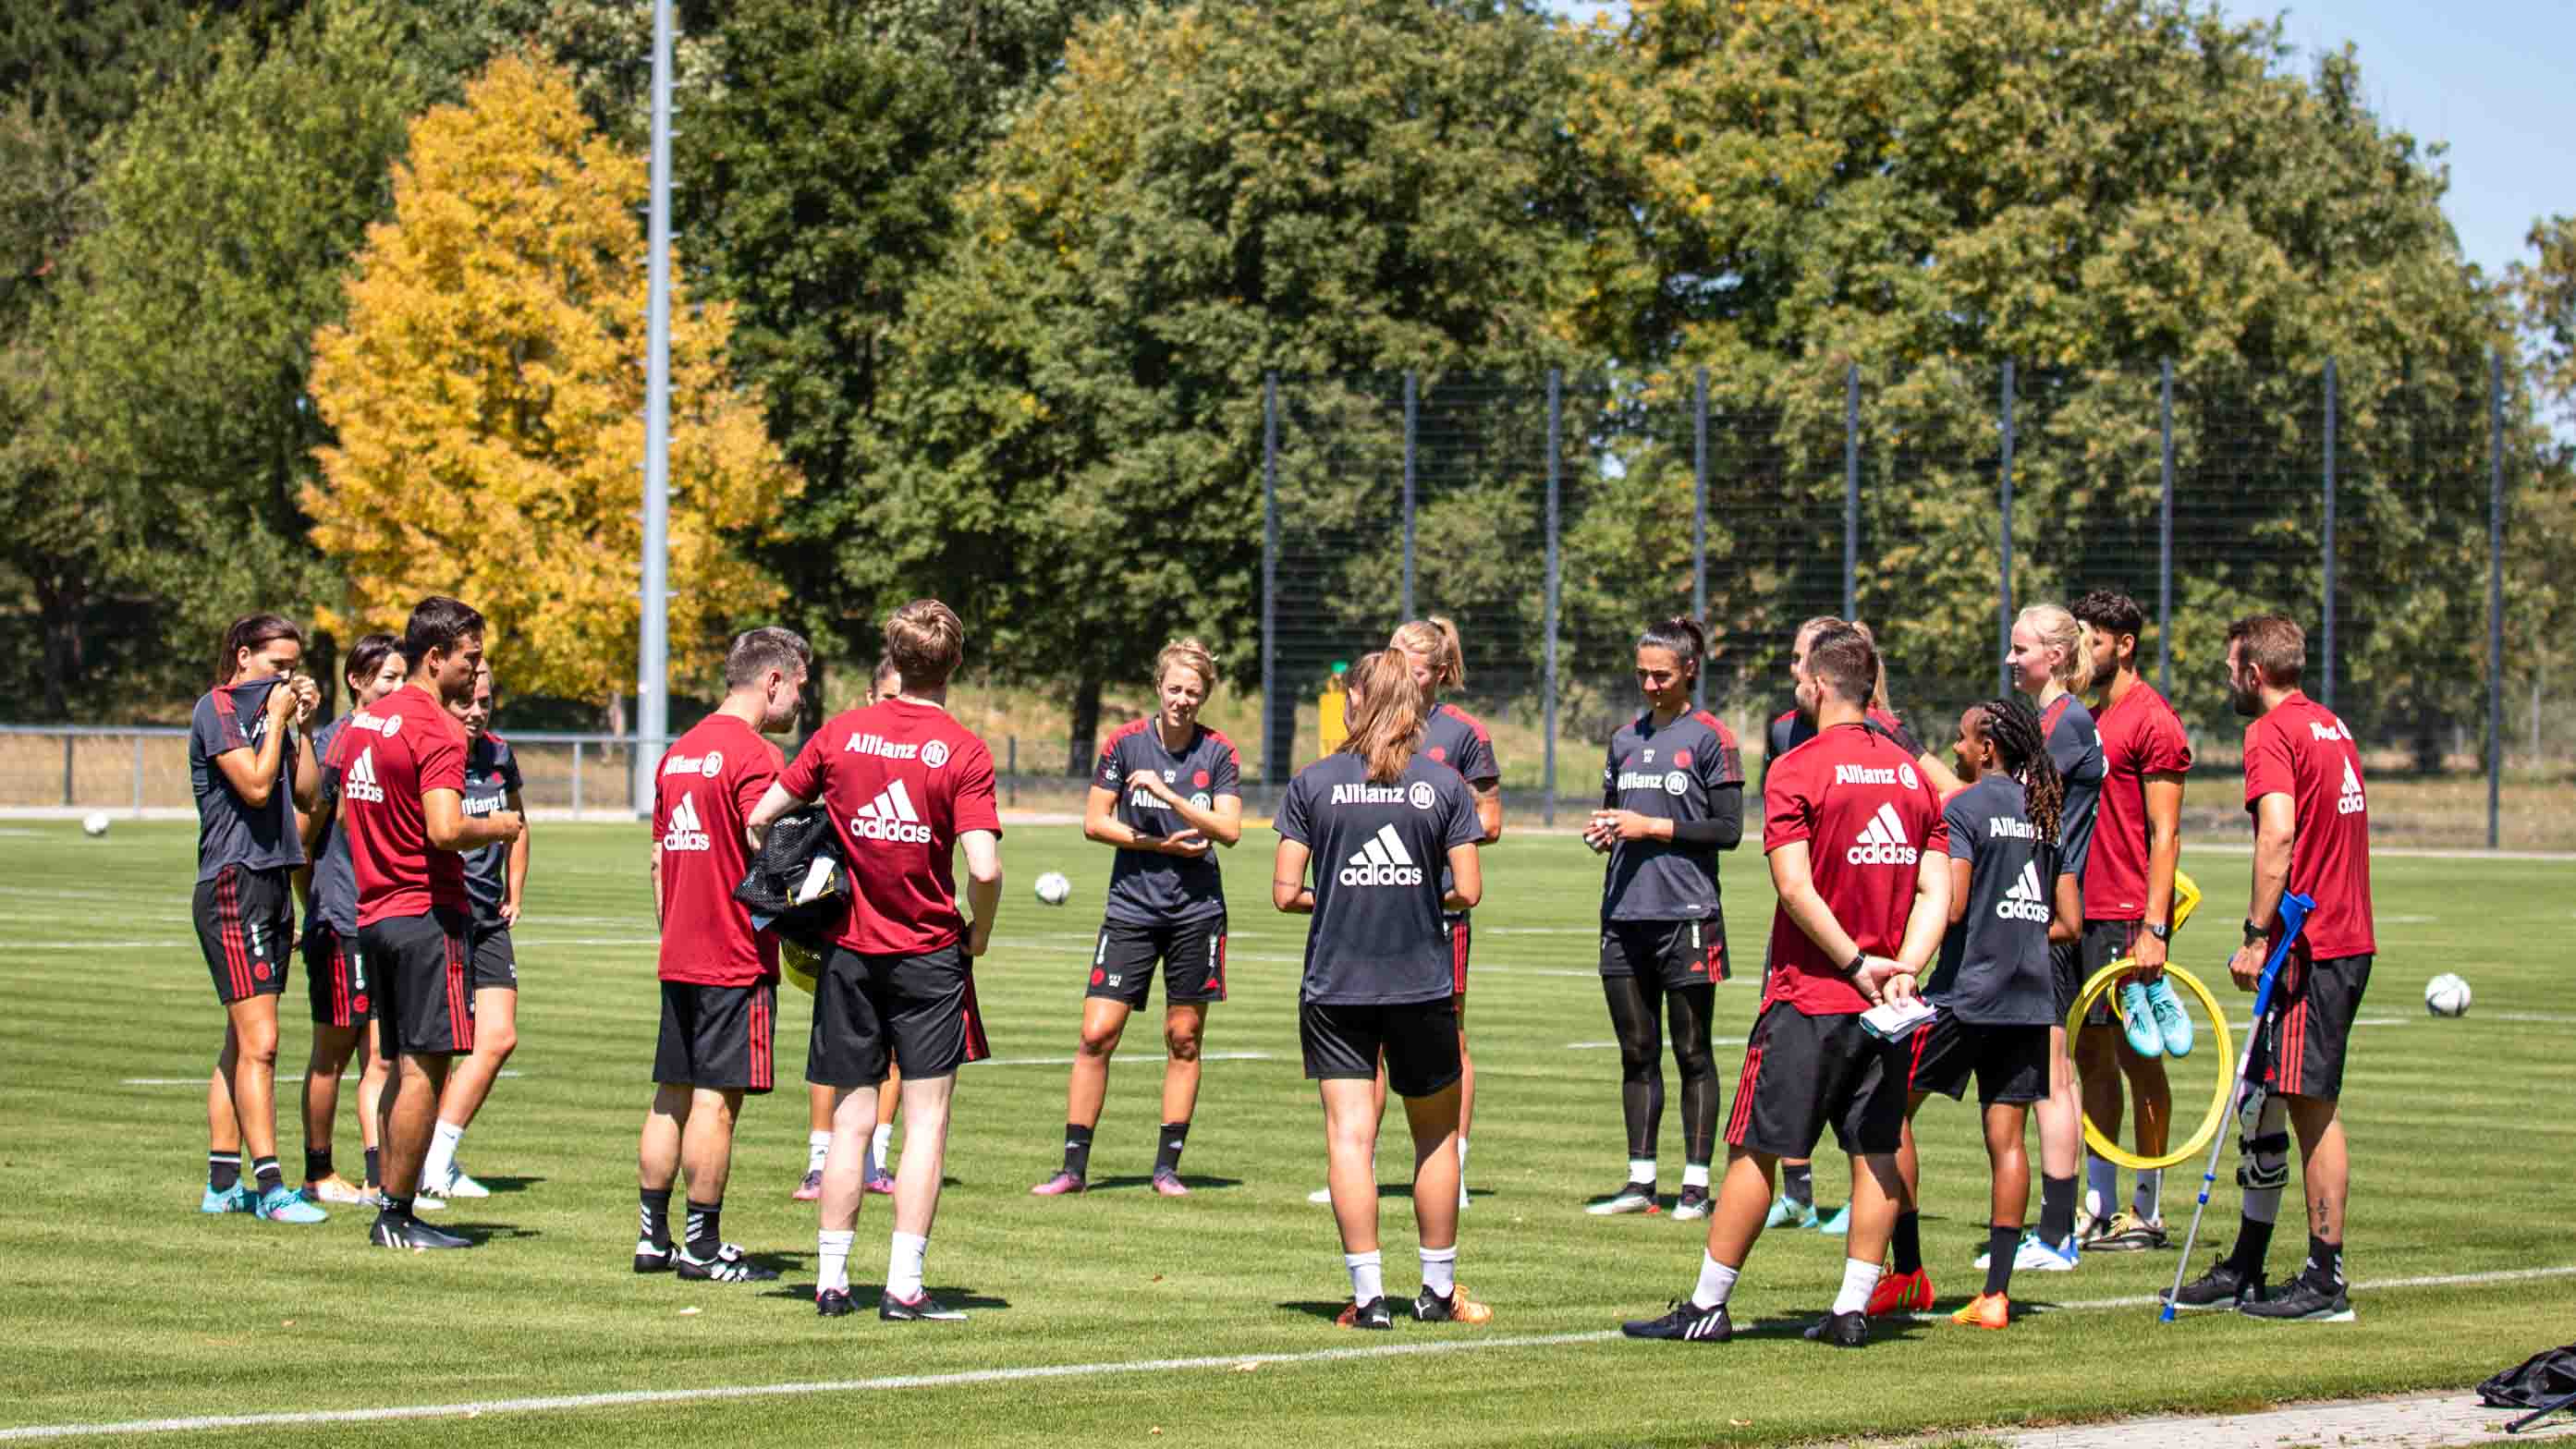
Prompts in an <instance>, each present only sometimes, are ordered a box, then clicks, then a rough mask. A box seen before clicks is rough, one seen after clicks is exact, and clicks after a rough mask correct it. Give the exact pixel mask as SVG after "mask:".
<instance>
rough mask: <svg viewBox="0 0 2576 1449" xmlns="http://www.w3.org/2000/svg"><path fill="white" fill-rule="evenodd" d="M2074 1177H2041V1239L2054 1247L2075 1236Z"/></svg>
mask: <svg viewBox="0 0 2576 1449" xmlns="http://www.w3.org/2000/svg"><path fill="white" fill-rule="evenodd" d="M2076 1181H2077V1180H2076V1179H2075V1178H2072V1177H2050V1176H2048V1175H2047V1174H2045V1173H2042V1174H2041V1175H2040V1179H2039V1239H2040V1241H2041V1242H2043V1243H2046V1244H2048V1245H2049V1246H2050V1247H2052V1248H2054V1247H2056V1246H2057V1245H2058V1244H2060V1243H2063V1242H2065V1241H2066V1240H2067V1239H2068V1238H2071V1237H2073V1236H2075V1184H2076Z"/></svg>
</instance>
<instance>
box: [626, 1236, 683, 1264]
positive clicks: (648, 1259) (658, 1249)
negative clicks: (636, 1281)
mask: <svg viewBox="0 0 2576 1449" xmlns="http://www.w3.org/2000/svg"><path fill="white" fill-rule="evenodd" d="M679 1256H680V1250H679V1249H677V1248H675V1247H673V1246H671V1245H670V1244H669V1243H656V1242H654V1241H653V1240H652V1239H651V1238H637V1239H636V1240H635V1271H636V1272H638V1273H668V1272H670V1271H671V1260H672V1259H674V1258H677V1257H679Z"/></svg>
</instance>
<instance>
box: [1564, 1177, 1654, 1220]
mask: <svg viewBox="0 0 2576 1449" xmlns="http://www.w3.org/2000/svg"><path fill="white" fill-rule="evenodd" d="M1583 1210H1584V1211H1585V1212H1588V1213H1590V1214H1592V1215H1593V1216H1594V1217H1596V1218H1606V1217H1613V1216H1616V1215H1617V1214H1620V1213H1657V1212H1661V1211H1663V1209H1662V1208H1660V1207H1658V1206H1656V1204H1655V1185H1654V1184H1653V1183H1651V1182H1631V1183H1623V1184H1621V1186H1620V1188H1619V1190H1618V1191H1617V1192H1614V1193H1612V1194H1610V1195H1609V1196H1608V1197H1604V1198H1595V1199H1593V1200H1592V1201H1591V1202H1589V1203H1586V1204H1585V1205H1584V1208H1583Z"/></svg>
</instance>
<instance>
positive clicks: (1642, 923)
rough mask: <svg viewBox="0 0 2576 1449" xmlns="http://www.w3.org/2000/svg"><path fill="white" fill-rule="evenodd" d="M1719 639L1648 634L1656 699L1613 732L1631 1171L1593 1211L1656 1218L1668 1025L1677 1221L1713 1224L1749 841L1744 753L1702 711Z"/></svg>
mask: <svg viewBox="0 0 2576 1449" xmlns="http://www.w3.org/2000/svg"><path fill="white" fill-rule="evenodd" d="M1707 654H1708V636H1707V635H1706V634H1705V633H1703V632H1702V631H1701V629H1700V626H1699V624H1698V623H1697V622H1696V621H1694V620H1691V619H1667V620H1664V621H1663V622H1661V623H1658V624H1654V625H1651V626H1649V627H1648V628H1647V630H1646V631H1645V634H1644V635H1643V636H1642V637H1641V638H1639V639H1638V641H1637V688H1638V689H1639V691H1640V692H1642V693H1643V694H1644V695H1645V697H1646V707H1645V708H1644V709H1643V710H1641V711H1639V712H1638V714H1637V717H1636V718H1635V719H1633V720H1631V721H1629V722H1628V723H1627V724H1626V725H1625V726H1623V727H1621V729H1620V730H1619V732H1618V733H1617V734H1615V735H1613V736H1611V738H1610V754H1609V758H1608V760H1606V761H1605V762H1604V763H1603V765H1602V767H1601V808H1600V809H1599V810H1596V811H1594V812H1593V814H1592V819H1591V821H1590V823H1588V824H1587V825H1586V826H1585V827H1584V831H1583V839H1584V843H1585V844H1587V845H1590V846H1591V847H1592V848H1593V849H1594V850H1595V851H1601V852H1605V853H1607V854H1608V855H1609V857H1610V864H1609V868H1608V870H1607V871H1606V872H1604V874H1603V877H1602V882H1601V991H1602V995H1603V996H1604V997H1605V998H1606V999H1607V1000H1608V1002H1609V1006H1610V1027H1611V1030H1612V1032H1613V1033H1614V1034H1615V1035H1616V1036H1617V1037H1618V1039H1619V1106H1620V1111H1621V1114H1622V1115H1623V1116H1624V1117H1625V1118H1626V1121H1627V1127H1628V1175H1627V1177H1626V1178H1625V1179H1624V1180H1623V1185H1622V1186H1621V1187H1620V1188H1619V1190H1618V1191H1616V1192H1614V1193H1612V1194H1610V1195H1609V1196H1608V1197H1606V1198H1602V1199H1600V1200H1598V1201H1596V1202H1594V1203H1593V1204H1592V1205H1591V1206H1590V1207H1588V1208H1586V1209H1585V1211H1587V1212H1591V1213H1594V1214H1597V1215H1606V1214H1612V1213H1651V1212H1655V1211H1658V1205H1657V1202H1656V1199H1655V1175H1656V1167H1655V1143H1656V1139H1657V1137H1658V1135H1659V1134H1660V1133H1661V1131H1662V1129H1663V1118H1664V1061H1663V1059H1664V1041H1663V1038H1664V1019H1665V1017H1666V1016H1667V1015H1669V1016H1670V1018H1671V1022H1672V1039H1673V1059H1674V1061H1675V1062H1676V1063H1677V1064H1678V1065H1679V1066H1680V1068H1681V1079H1682V1093H1681V1096H1682V1192H1681V1197H1680V1198H1679V1199H1678V1200H1676V1201H1675V1203H1674V1205H1673V1216H1674V1217H1676V1218H1684V1219H1688V1218H1704V1217H1706V1216H1708V1208H1709V1163H1710V1159H1711V1157H1712V1155H1713V1154H1714V1153H1715V1151H1716V1144H1717V1106H1718V1083H1717V1060H1716V1058H1715V1056H1713V1055H1712V1054H1711V1051H1710V1044H1709V1019H1710V1017H1711V1016H1712V1015H1713V1013H1714V1012H1715V1009H1716V1000H1717V983H1718V982H1720V981H1723V980H1725V979H1726V975H1727V959H1726V917H1725V914H1724V912H1723V911H1722V909H1721V908H1720V903H1719V899H1718V885H1717V853H1718V852H1719V851H1721V850H1733V849H1734V848H1735V847H1736V845H1737V844H1738V843H1739V842H1741V841H1742V840H1743V838H1744V761H1743V755H1742V752H1741V751H1740V750H1739V749H1738V748H1737V746H1736V743H1735V736H1734V735H1733V734H1732V733H1730V732H1729V731H1728V730H1727V728H1726V726H1725V725H1722V724H1720V723H1718V721H1717V717H1716V716H1714V715H1711V714H1709V713H1707V712H1706V711H1704V710H1694V709H1693V708H1691V690H1692V688H1693V687H1694V686H1695V685H1697V684H1698V682H1699V671H1700V661H1701V660H1702V659H1703V658H1705V657H1706V656H1707Z"/></svg>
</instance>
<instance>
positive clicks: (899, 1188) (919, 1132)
mask: <svg viewBox="0 0 2576 1449" xmlns="http://www.w3.org/2000/svg"><path fill="white" fill-rule="evenodd" d="M956 1088H957V1074H956V1073H955V1072H953V1071H952V1072H949V1073H947V1074H946V1075H944V1076H938V1077H933V1078H931V1079H929V1080H928V1081H923V1080H921V1079H919V1078H915V1077H906V1078H905V1079H904V1083H903V1089H902V1090H903V1121H904V1129H903V1161H902V1162H901V1164H899V1165H898V1166H897V1167H896V1168H895V1173H894V1233H893V1235H892V1241H891V1242H890V1243H889V1244H888V1246H887V1252H886V1288H885V1295H884V1297H883V1299H882V1300H880V1303H879V1306H878V1309H877V1316H878V1317H879V1318H887V1319H924V1318H929V1319H955V1318H962V1317H964V1315H963V1314H960V1313H958V1312H956V1311H955V1310H954V1309H951V1308H948V1307H945V1306H944V1305H942V1304H940V1303H938V1302H937V1301H936V1300H934V1299H933V1298H932V1297H931V1296H930V1292H929V1289H928V1287H927V1286H926V1285H925V1284H924V1282H923V1281H922V1261H923V1259H924V1258H925V1257H926V1256H927V1255H928V1253H929V1251H930V1228H931V1224H932V1223H933V1222H935V1221H937V1219H938V1216H939V1183H940V1174H941V1173H942V1172H944V1171H946V1169H947V1155H948V1108H949V1103H950V1101H951V1099H952V1097H953V1095H954V1093H955V1091H956ZM834 1135H835V1137H837V1136H838V1135H839V1134H837V1133H835V1134H834Z"/></svg>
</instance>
